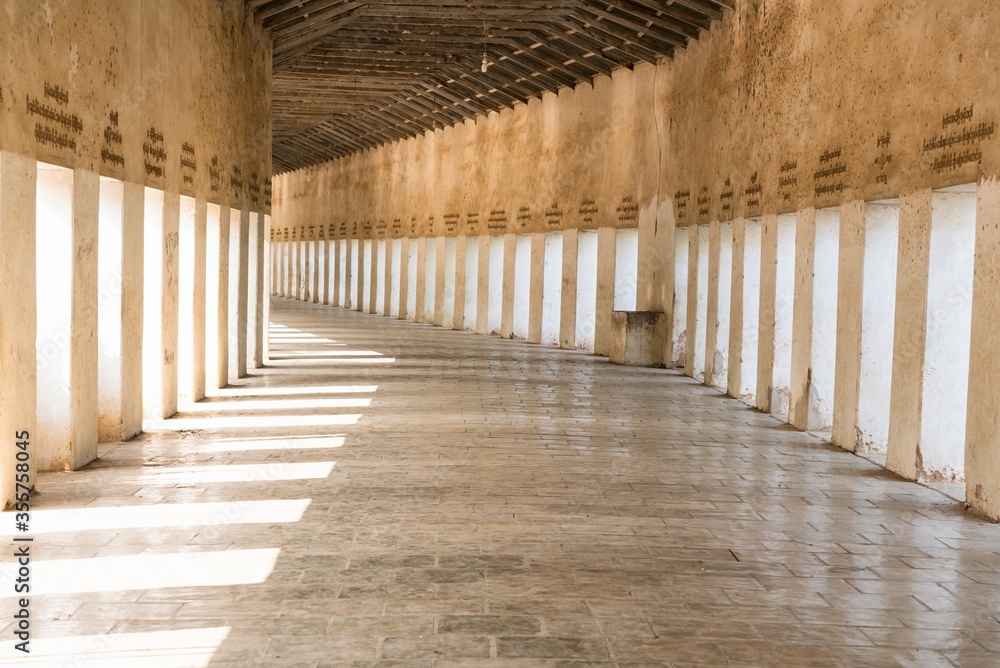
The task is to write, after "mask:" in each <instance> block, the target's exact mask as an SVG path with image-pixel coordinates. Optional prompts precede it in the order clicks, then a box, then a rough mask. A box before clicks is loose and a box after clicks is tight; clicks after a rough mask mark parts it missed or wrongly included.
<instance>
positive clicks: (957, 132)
mask: <svg viewBox="0 0 1000 668" xmlns="http://www.w3.org/2000/svg"><path fill="white" fill-rule="evenodd" d="M996 129H997V124H996V122H995V121H980V122H978V123H976V122H975V108H974V107H973V105H969V106H968V107H959V108H958V109H955V110H953V111H950V112H948V113H946V114H944V116H942V117H941V131H940V132H936V133H935V134H933V135H931V136H930V137H928V138H926V139H925V140H924V144H923V153H924V155H925V156H928V157H929V158H930V159H931V164H930V168H931V171H932V172H934V173H935V174H940V173H942V172H950V171H953V170H956V169H960V168H962V167H964V166H965V165H968V164H979V163H980V162H982V159H983V151H982V149H981V148H980V144H981V143H982V142H984V141H986V140H988V139H990V138H992V137H993V135H994V134H995V133H996Z"/></svg>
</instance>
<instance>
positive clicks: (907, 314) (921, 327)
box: [885, 190, 931, 480]
mask: <svg viewBox="0 0 1000 668" xmlns="http://www.w3.org/2000/svg"><path fill="white" fill-rule="evenodd" d="M899 231H900V235H899V256H898V274H897V276H896V319H895V322H896V324H895V329H894V332H893V349H892V396H891V399H890V410H889V443H888V446H887V449H886V462H885V465H886V468H888V469H889V470H890V471H893V472H894V473H897V474H899V475H901V476H903V477H904V478H909V479H910V480H915V479H916V477H917V448H918V443H919V441H920V399H921V387H922V385H923V369H924V343H925V340H926V336H927V275H928V271H929V258H930V238H931V191H930V190H919V191H917V192H914V193H909V194H906V195H903V196H901V197H900V198H899Z"/></svg>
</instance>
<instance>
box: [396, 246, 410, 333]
mask: <svg viewBox="0 0 1000 668" xmlns="http://www.w3.org/2000/svg"><path fill="white" fill-rule="evenodd" d="M409 302H410V240H409V239H406V238H404V239H400V241H399V315H398V317H399V319H400V320H406V317H407V310H408V306H409V305H410V304H409Z"/></svg>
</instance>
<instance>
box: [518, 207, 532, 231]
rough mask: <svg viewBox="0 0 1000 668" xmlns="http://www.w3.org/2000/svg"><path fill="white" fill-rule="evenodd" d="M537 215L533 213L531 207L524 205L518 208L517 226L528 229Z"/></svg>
mask: <svg viewBox="0 0 1000 668" xmlns="http://www.w3.org/2000/svg"><path fill="white" fill-rule="evenodd" d="M534 219H535V217H534V216H533V215H532V214H531V208H530V207H527V206H522V207H520V208H519V209H518V210H517V227H518V229H520V230H526V229H528V226H529V225H531V221H533V220H534Z"/></svg>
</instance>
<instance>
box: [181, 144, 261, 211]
mask: <svg viewBox="0 0 1000 668" xmlns="http://www.w3.org/2000/svg"><path fill="white" fill-rule="evenodd" d="M197 171H198V161H197V159H196V155H195V150H194V146H192V145H191V144H189V143H188V142H184V143H183V144H181V180H182V181H183V182H184V185H186V186H189V187H191V188H193V187H194V175H195V173H196V172H197ZM254 203H255V204H256V202H254Z"/></svg>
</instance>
